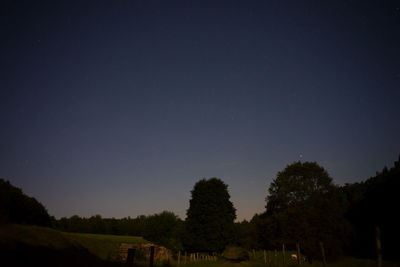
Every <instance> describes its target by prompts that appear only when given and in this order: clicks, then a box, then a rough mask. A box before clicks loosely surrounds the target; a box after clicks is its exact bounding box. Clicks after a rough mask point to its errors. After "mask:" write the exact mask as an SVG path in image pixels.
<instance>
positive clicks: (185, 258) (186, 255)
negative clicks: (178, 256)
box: [184, 251, 187, 265]
mask: <svg viewBox="0 0 400 267" xmlns="http://www.w3.org/2000/svg"><path fill="white" fill-rule="evenodd" d="M186 257H187V253H186V251H185V259H184V264H185V265H186Z"/></svg>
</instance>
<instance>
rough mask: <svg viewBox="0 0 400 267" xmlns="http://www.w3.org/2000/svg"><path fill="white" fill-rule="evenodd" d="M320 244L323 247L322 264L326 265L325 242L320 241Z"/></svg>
mask: <svg viewBox="0 0 400 267" xmlns="http://www.w3.org/2000/svg"><path fill="white" fill-rule="evenodd" d="M319 246H320V247H321V255H322V266H324V267H326V258H325V248H324V243H322V242H319Z"/></svg>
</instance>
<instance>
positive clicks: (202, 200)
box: [0, 157, 400, 261]
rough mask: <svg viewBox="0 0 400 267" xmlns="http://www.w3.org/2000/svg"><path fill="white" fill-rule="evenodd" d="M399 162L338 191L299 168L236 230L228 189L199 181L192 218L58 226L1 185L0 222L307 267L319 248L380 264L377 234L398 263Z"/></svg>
mask: <svg viewBox="0 0 400 267" xmlns="http://www.w3.org/2000/svg"><path fill="white" fill-rule="evenodd" d="M399 185H400V157H399V160H398V161H396V162H395V163H394V166H393V167H391V168H390V169H389V168H387V167H385V168H383V170H382V171H381V172H377V173H376V175H375V176H374V177H371V178H369V179H367V180H365V181H364V182H359V183H352V184H345V185H343V186H338V185H335V184H334V183H333V179H332V178H331V177H330V175H329V174H328V172H327V171H326V170H325V169H324V168H323V167H322V166H320V165H318V164H317V163H316V162H294V163H292V164H290V165H288V166H286V168H285V169H283V170H282V171H280V172H278V173H277V175H276V177H275V179H274V180H273V181H272V183H271V184H270V186H269V188H268V193H267V194H266V206H265V211H264V212H263V213H261V214H256V215H254V217H253V218H252V219H251V220H250V221H246V220H245V221H242V222H236V223H235V222H234V221H235V219H236V210H235V208H234V206H233V204H232V202H231V201H230V195H229V191H228V185H226V184H225V183H224V182H223V181H222V180H220V179H218V178H210V179H201V180H200V181H198V182H197V183H196V184H195V185H194V187H193V190H192V191H191V199H190V205H189V209H188V210H187V214H186V215H187V216H186V219H185V220H181V219H180V218H179V217H178V216H177V215H175V214H174V213H172V212H169V211H164V212H162V213H159V214H154V215H150V216H143V215H142V216H138V217H136V218H130V217H126V218H122V219H115V218H102V217H101V216H100V215H96V216H92V217H90V218H81V217H79V216H76V215H75V216H72V217H70V218H61V219H55V218H54V217H51V216H49V215H48V213H47V211H46V209H45V208H44V206H43V205H42V204H40V203H39V202H38V201H37V200H35V199H34V198H30V197H28V196H26V195H24V194H23V193H22V191H21V190H20V189H18V188H15V187H13V186H12V185H11V184H10V183H9V182H6V181H4V180H0V191H1V192H0V193H1V194H0V196H1V203H0V205H1V206H0V212H1V217H0V222H2V223H7V222H8V223H9V222H11V223H23V224H37V225H44V226H51V227H54V228H56V229H59V230H62V231H68V232H84V233H98V234H115V235H135V236H143V237H144V238H146V239H147V240H149V241H152V242H155V243H157V244H161V245H164V246H166V247H168V248H170V249H173V250H175V251H178V250H186V251H189V252H190V251H193V252H200V251H202V252H222V251H223V250H224V249H225V248H226V247H227V246H228V245H235V246H240V247H243V248H245V249H269V250H270V249H279V248H281V247H282V244H285V246H286V247H287V249H295V247H296V245H297V244H300V246H301V251H302V253H303V254H304V255H306V256H307V258H308V260H310V261H312V260H313V259H320V258H321V252H320V242H323V244H324V246H325V252H326V257H327V259H328V260H330V261H332V260H336V259H339V258H341V257H343V256H345V255H351V256H358V257H364V258H374V257H375V251H376V250H375V236H374V233H375V228H376V227H379V228H380V229H381V233H382V246H383V256H384V258H385V259H391V260H399V259H400V257H399V254H398V253H397V252H396V251H395V249H396V248H397V242H398V240H400V236H399V233H400V231H399V230H398V229H397V227H398V225H400V224H399V219H398V216H397V214H396V210H397V208H396V203H399V198H400V197H399V194H398V192H397V191H398V190H399V188H400V187H399Z"/></svg>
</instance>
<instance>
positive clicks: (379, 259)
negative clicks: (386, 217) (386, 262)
mask: <svg viewBox="0 0 400 267" xmlns="http://www.w3.org/2000/svg"><path fill="white" fill-rule="evenodd" d="M375 238H376V256H377V257H376V266H377V267H382V244H381V229H380V228H379V227H376V235H375Z"/></svg>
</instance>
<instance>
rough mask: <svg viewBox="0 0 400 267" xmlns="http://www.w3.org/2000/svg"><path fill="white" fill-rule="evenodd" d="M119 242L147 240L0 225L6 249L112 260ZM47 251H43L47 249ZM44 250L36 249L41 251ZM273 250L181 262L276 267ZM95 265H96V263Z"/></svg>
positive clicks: (363, 264) (367, 265) (351, 263)
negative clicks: (245, 257)
mask: <svg viewBox="0 0 400 267" xmlns="http://www.w3.org/2000/svg"><path fill="white" fill-rule="evenodd" d="M121 243H132V244H143V243H148V241H146V240H145V239H143V238H141V237H137V236H117V235H99V234H81V233H66V232H61V231H57V230H54V229H50V228H45V227H38V226H25V225H2V226H1V227H0V245H1V247H2V248H7V249H9V250H13V248H15V249H19V247H20V245H21V244H24V246H28V247H29V248H30V249H31V248H38V247H41V248H46V249H48V250H51V251H64V252H66V254H62V255H63V257H65V255H69V253H70V252H68V251H72V252H73V251H76V250H84V251H88V252H90V254H91V255H94V256H96V257H97V258H100V259H102V260H107V261H115V260H117V257H118V254H119V246H120V244H121ZM48 250H46V251H48ZM41 251H43V250H38V252H39V253H40V252H41ZM294 253H295V252H294V251H287V252H286V260H285V262H286V266H287V267H289V266H297V264H296V261H295V260H293V259H291V258H290V255H291V254H294ZM274 254H275V253H274V252H273V251H268V252H267V254H266V256H267V264H266V265H265V262H264V253H263V251H257V252H255V255H253V252H250V260H249V261H246V262H241V263H233V262H229V261H224V260H222V259H219V260H218V261H214V262H213V261H211V262H208V261H198V262H192V263H189V261H188V263H187V264H186V265H184V264H183V260H182V263H181V266H185V267H272V266H275V265H274V263H275V256H274ZM277 259H278V260H277V263H278V265H277V266H283V264H282V254H281V252H277ZM0 265H1V261H0ZM171 265H172V266H176V265H177V264H176V261H171ZM96 266H97V265H96ZM301 266H304V267H307V266H313V267H322V266H323V265H322V263H321V262H318V261H315V262H313V264H312V265H310V264H308V263H302V265H301ZM327 266H328V267H373V266H376V262H375V261H374V260H367V259H355V258H346V259H344V260H341V261H339V262H336V263H328V265H327ZM383 266H384V267H400V262H389V261H384V262H383Z"/></svg>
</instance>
